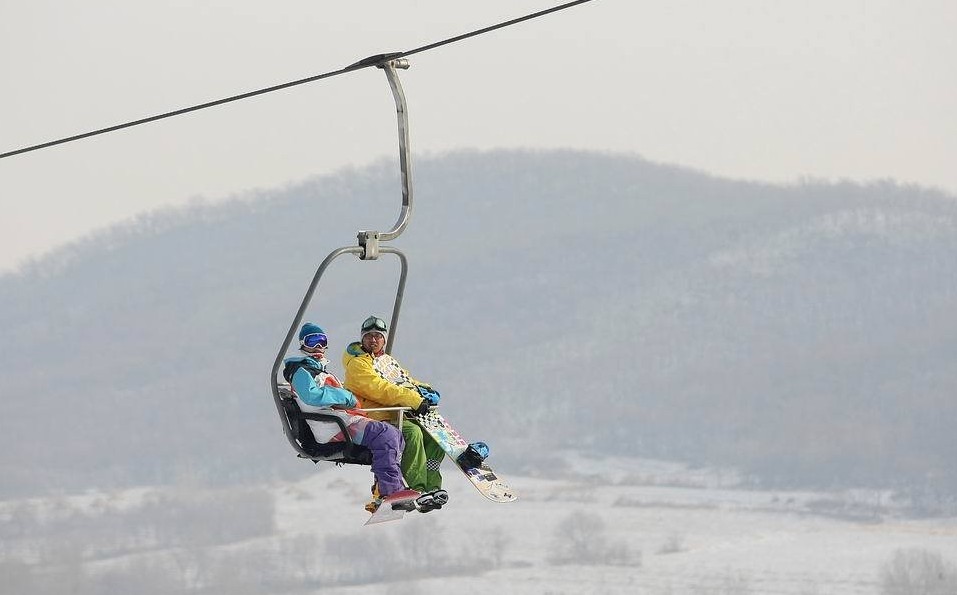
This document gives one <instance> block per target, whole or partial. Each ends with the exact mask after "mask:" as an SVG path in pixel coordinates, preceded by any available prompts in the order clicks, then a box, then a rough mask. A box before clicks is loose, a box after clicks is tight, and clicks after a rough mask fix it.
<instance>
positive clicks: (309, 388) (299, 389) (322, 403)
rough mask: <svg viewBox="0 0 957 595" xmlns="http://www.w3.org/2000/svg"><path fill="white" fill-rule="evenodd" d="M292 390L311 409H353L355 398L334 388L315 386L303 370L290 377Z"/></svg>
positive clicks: (310, 376) (311, 378) (310, 377)
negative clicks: (310, 406) (311, 407)
mask: <svg viewBox="0 0 957 595" xmlns="http://www.w3.org/2000/svg"><path fill="white" fill-rule="evenodd" d="M292 388H293V389H294V390H295V391H296V396H298V397H299V398H300V399H302V402H303V403H305V404H306V405H312V406H313V407H346V408H349V407H355V406H356V398H355V396H353V394H352V393H350V392H349V391H347V390H345V389H343V388H337V387H335V386H330V385H328V384H324V385H323V386H319V385H317V384H316V381H315V379H314V378H313V377H312V374H310V373H309V372H307V371H306V370H305V369H303V368H299V369H298V370H296V373H295V374H293V376H292Z"/></svg>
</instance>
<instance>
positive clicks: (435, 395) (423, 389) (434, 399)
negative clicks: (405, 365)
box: [415, 384, 442, 405]
mask: <svg viewBox="0 0 957 595" xmlns="http://www.w3.org/2000/svg"><path fill="white" fill-rule="evenodd" d="M415 388H416V390H418V391H419V395H420V396H421V397H422V398H423V399H425V400H426V401H428V402H429V404H431V405H438V404H439V399H440V398H441V397H442V395H440V394H439V391H437V390H435V389H434V388H432V387H431V386H429V385H428V384H420V385H418V386H416V387H415Z"/></svg>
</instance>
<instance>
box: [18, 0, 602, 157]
mask: <svg viewBox="0 0 957 595" xmlns="http://www.w3.org/2000/svg"><path fill="white" fill-rule="evenodd" d="M591 1H592V0H575V1H573V2H567V3H565V4H561V5H559V6H554V7H552V8H548V9H545V10H540V11H538V12H535V13H531V14H527V15H525V16H522V17H518V18H515V19H511V20H508V21H503V22H501V23H498V24H495V25H490V26H488V27H483V28H481V29H476V30H475V31H471V32H469V33H463V34H462V35H456V36H455V37H450V38H448V39H444V40H442V41H437V42H434V43H430V44H427V45H424V46H421V47H418V48H415V49H412V50H408V51H405V52H397V53H394V54H380V55H378V56H373V57H371V58H366V59H365V60H361V61H359V62H356V63H355V64H351V65H349V66H346V67H345V68H340V69H339V70H332V71H329V72H324V73H322V74H317V75H314V76H310V77H306V78H302V79H298V80H295V81H289V82H287V83H282V84H279V85H273V86H271V87H265V88H263V89H258V90H255V91H248V92H246V93H240V94H239V95H233V96H231V97H224V98H222V99H217V100H214V101H209V102H206V103H200V104H198V105H193V106H190V107H184V108H181V109H177V110H174V111H171V112H166V113H163V114H157V115H154V116H149V117H146V118H140V119H138V120H132V121H129V122H124V123H122V124H116V125H114V126H108V127H106V128H100V129H99V130H92V131H90V132H84V133H82V134H76V135H73V136H68V137H64V138H60V139H57V140H52V141H48V142H45V143H40V144H37V145H32V146H28V147H23V148H20V149H15V150H13V151H8V152H6V153H0V159H4V158H6V157H13V156H14V155H20V154H23V153H29V152H31V151H38V150H40V149H46V148H49V147H53V146H56V145H62V144H65V143H69V142H73V141H77V140H81V139H84V138H90V137H91V136H98V135H101V134H107V133H109V132H116V131H118V130H123V129H124V128H132V127H133V126H139V125H141V124H148V123H150V122H155V121H157V120H164V119H166V118H172V117H174V116H181V115H183V114H188V113H190V112H195V111H199V110H203V109H206V108H210V107H215V106H218V105H223V104H225V103H232V102H234V101H240V100H242V99H249V98H250V97H256V96H258V95H264V94H266V93H272V92H274V91H280V90H283V89H288V88H290V87H295V86H298V85H303V84H306V83H312V82H315V81H318V80H322V79H327V78H332V77H334V76H339V75H341V74H346V73H349V72H354V71H356V70H361V69H363V68H368V67H369V66H375V65H377V64H379V63H381V62H382V61H383V60H385V59H389V60H395V59H398V58H404V57H406V56H411V55H413V54H419V53H422V52H427V51H429V50H433V49H435V48H438V47H441V46H444V45H449V44H452V43H456V42H459V41H462V40H465V39H468V38H470V37H475V36H478V35H482V34H485V33H488V32H491V31H494V30H496V29H502V28H505V27H509V26H512V25H515V24H518V23H521V22H523V21H528V20H531V19H535V18H538V17H542V16H545V15H547V14H550V13H553V12H558V11H560V10H565V9H566V8H571V7H573V6H576V5H578V4H585V3H586V2H591Z"/></svg>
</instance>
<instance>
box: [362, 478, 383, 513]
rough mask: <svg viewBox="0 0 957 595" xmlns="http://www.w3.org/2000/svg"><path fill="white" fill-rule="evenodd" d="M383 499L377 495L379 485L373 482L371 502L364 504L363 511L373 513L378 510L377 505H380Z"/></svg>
mask: <svg viewBox="0 0 957 595" xmlns="http://www.w3.org/2000/svg"><path fill="white" fill-rule="evenodd" d="M384 499H385V498H383V497H382V496H381V495H380V494H379V484H378V483H376V482H374V481H373V482H372V500H370V501H369V502H366V505H365V509H366V510H367V511H368V512H370V513H373V512H375V511H377V510H379V505H381V504H382V501H383V500H384Z"/></svg>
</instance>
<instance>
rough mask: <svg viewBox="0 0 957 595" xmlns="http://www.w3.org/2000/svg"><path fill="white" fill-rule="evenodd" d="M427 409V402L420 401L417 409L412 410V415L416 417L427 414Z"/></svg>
mask: <svg viewBox="0 0 957 595" xmlns="http://www.w3.org/2000/svg"><path fill="white" fill-rule="evenodd" d="M429 407H430V405H429V402H428V401H426V400H425V399H422V402H421V403H419V406H418V407H413V408H412V413H414V414H416V415H425V414H426V413H428V412H429Z"/></svg>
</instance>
